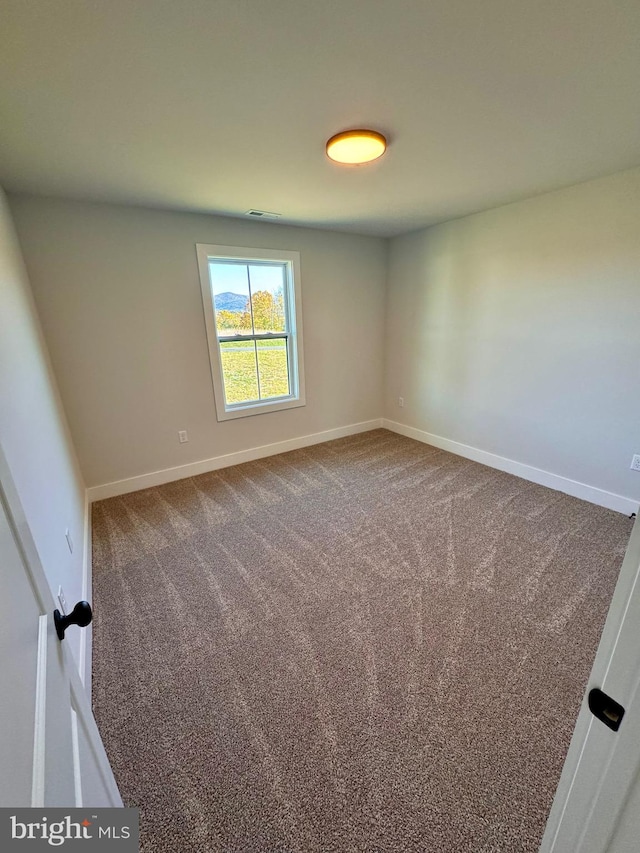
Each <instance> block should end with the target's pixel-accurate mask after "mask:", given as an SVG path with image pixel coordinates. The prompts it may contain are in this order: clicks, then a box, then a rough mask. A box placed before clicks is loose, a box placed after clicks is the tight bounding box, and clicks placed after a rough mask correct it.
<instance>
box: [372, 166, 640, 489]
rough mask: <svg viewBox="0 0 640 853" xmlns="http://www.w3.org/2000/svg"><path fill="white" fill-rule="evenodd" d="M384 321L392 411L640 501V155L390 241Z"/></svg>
mask: <svg viewBox="0 0 640 853" xmlns="http://www.w3.org/2000/svg"><path fill="white" fill-rule="evenodd" d="M386 330H387V335H386V355H387V359H386V386H385V416H386V418H388V419H390V420H392V421H397V422H401V423H403V424H406V425H408V426H410V427H415V428H417V429H419V430H423V431H425V432H427V433H431V434H435V435H437V436H442V437H444V438H445V439H451V440H454V441H458V442H461V443H463V444H466V445H471V447H474V448H480V449H481V450H484V451H490V452H492V453H494V454H498V455H500V456H504V457H507V458H508V459H512V460H517V461H518V462H522V463H525V464H527V465H531V466H535V467H537V468H541V469H543V470H545V471H551V472H553V473H555V474H559V475H561V476H563V477H566V478H570V479H573V480H577V481H579V482H582V483H586V484H588V485H590V486H595V487H596V488H599V489H603V490H605V491H608V492H612V493H614V494H617V495H622V496H625V497H628V498H632V499H633V500H634V501H635V502H636V503H637V501H638V499H639V498H640V473H635V472H632V471H630V470H629V465H630V462H631V456H632V454H633V453H640V169H634V170H631V171H628V172H623V173H619V174H616V175H613V176H611V177H607V178H602V179H599V180H596V181H590V182H589V183H585V184H580V185H578V186H575V187H571V188H569V189H565V190H560V191H558V192H553V193H548V194H546V195H541V196H538V197H536V198H532V199H529V200H527V201H523V202H518V203H516V204H511V205H508V206H506V207H501V208H498V209H495V210H490V211H487V212H484V213H480V214H477V215H474V216H468V217H465V218H463V219H459V220H456V221H452V222H448V223H445V224H442V225H438V226H435V227H433V228H429V229H426V230H424V231H420V232H416V233H412V234H409V235H405V236H402V237H398V238H396V239H394V240H392V241H391V248H390V261H389V285H388V293H387V323H386ZM400 396H402V397H404V400H405V407H404V408H399V407H398V397H400Z"/></svg>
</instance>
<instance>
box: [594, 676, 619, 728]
mask: <svg viewBox="0 0 640 853" xmlns="http://www.w3.org/2000/svg"><path fill="white" fill-rule="evenodd" d="M589 710H590V711H591V713H592V714H593V716H594V717H597V718H598V719H599V720H600V722H602V723H604V724H605V726H609V728H610V729H613V731H614V732H617V731H618V729H619V728H620V723H621V722H622V718H623V717H624V708H623V707H622V705H620V704H619V703H618V702H616V700H615V699H612V698H611V696H607V694H606V693H603V692H602V690H600V688H599V687H594V688H593V690H590V691H589Z"/></svg>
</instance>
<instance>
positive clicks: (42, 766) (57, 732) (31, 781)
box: [0, 448, 122, 808]
mask: <svg viewBox="0 0 640 853" xmlns="http://www.w3.org/2000/svg"><path fill="white" fill-rule="evenodd" d="M0 571H1V574H0V577H2V591H1V594H0V653H1V657H0V678H1V681H0V770H1V772H0V806H2V807H21V806H32V807H42V806H60V807H64V808H72V807H80V806H95V807H107V806H122V800H121V798H120V794H119V793H118V789H117V787H116V783H115V780H114V778H113V773H112V772H111V767H110V766H109V762H108V760H107V757H106V755H105V752H104V748H103V746H102V741H101V740H100V735H99V734H98V729H97V728H96V724H95V720H94V719H93V715H92V713H91V708H90V705H89V702H88V699H87V695H86V693H85V691H84V688H83V685H82V682H81V681H80V676H79V674H78V670H77V668H76V665H75V662H74V660H73V658H72V656H71V653H70V651H69V649H68V647H67V646H66V645H65V641H64V640H63V641H62V642H61V641H60V640H59V639H58V637H57V634H56V631H55V626H54V622H53V611H54V608H55V604H54V601H53V596H52V594H51V591H50V589H49V585H48V583H47V581H46V578H45V575H44V571H43V569H42V565H41V564H40V561H39V558H38V555H37V552H36V548H35V545H34V542H33V539H32V537H31V533H30V531H29V527H28V524H27V521H26V518H25V516H24V512H23V510H22V507H21V504H20V501H19V498H18V496H17V493H16V491H15V487H14V485H13V481H12V479H11V474H10V472H9V469H8V466H7V464H6V460H5V458H4V455H3V453H2V449H1V448H0ZM79 630H82V629H81V628H78V627H76V626H72V627H70V628H69V629H68V631H79Z"/></svg>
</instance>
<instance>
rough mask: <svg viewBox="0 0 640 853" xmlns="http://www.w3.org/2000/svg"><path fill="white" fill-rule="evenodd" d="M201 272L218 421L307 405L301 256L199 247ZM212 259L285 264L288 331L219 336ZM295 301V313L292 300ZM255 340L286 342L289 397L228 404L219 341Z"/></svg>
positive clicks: (296, 254)
mask: <svg viewBox="0 0 640 853" xmlns="http://www.w3.org/2000/svg"><path fill="white" fill-rule="evenodd" d="M196 252H197V257H198V270H199V273H200V289H201V291H202V307H203V309H204V320H205V327H206V331H207V345H208V349H209V363H210V367H211V380H212V382H213V395H214V400H215V405H216V417H217V419H218V421H228V420H232V419H234V418H244V417H249V416H251V415H259V414H266V413H267V412H279V411H282V410H285V409H295V408H298V407H300V406H304V405H306V398H305V389H304V356H303V348H302V294H301V288H300V253H299V252H293V251H289V250H281V249H255V248H247V247H245V246H218V245H215V244H210V243H196ZM211 259H221V260H235V261H240V262H242V261H248V262H252V261H258V262H259V261H266V262H267V263H274V262H275V263H282V264H286V270H287V274H286V282H285V287H286V288H287V293H286V295H285V312H286V318H287V330H286V331H285V332H283V333H279V332H273V333H271V334H260V333H258V334H252V335H250V336H248V335H244V336H237V335H230V336H229V335H226V336H225V335H220V336H218V329H217V326H216V316H215V307H214V301H213V293H212V290H211V279H210V277H209V261H210V260H211ZM292 297H293V303H294V305H293V310H292V306H291V298H292ZM238 337H239V338H240V339H245V340H246V339H247V338H249V339H250V340H256V339H267V340H272V339H274V338H285V339H286V341H287V364H288V366H289V383H290V388H291V392H292V393H291V394H289V395H288V396H286V397H274V398H271V399H269V400H258V401H252V402H247V403H232V404H227V403H226V400H225V393H224V379H223V373H222V360H221V358H220V347H219V345H218V344H219V341H220V340H223V341H224V339H225V338H228V339H229V340H233V339H234V338H238Z"/></svg>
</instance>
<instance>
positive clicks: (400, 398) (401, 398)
mask: <svg viewBox="0 0 640 853" xmlns="http://www.w3.org/2000/svg"><path fill="white" fill-rule="evenodd" d="M398 405H399V406H400V408H401V409H404V397H398Z"/></svg>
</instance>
